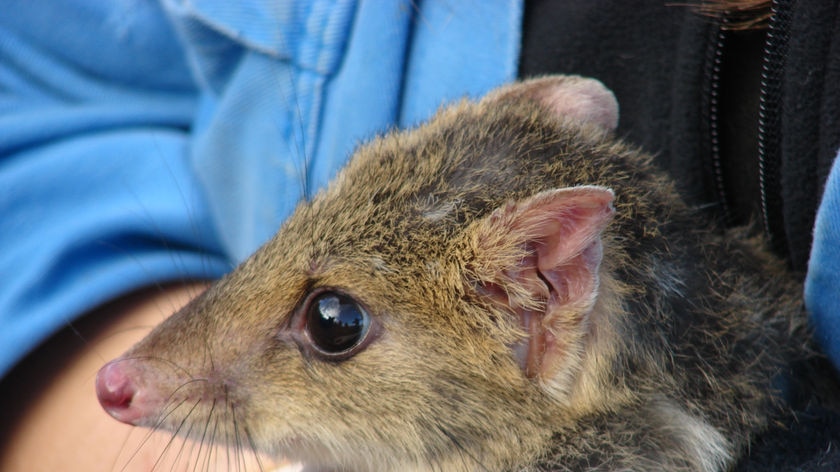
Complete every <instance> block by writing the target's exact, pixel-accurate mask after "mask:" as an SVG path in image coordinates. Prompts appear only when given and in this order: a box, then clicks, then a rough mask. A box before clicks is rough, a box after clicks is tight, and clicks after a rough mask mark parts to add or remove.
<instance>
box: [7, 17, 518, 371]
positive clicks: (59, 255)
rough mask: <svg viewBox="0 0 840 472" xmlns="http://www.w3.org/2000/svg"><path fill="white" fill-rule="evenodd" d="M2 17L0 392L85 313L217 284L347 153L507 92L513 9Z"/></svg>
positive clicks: (512, 64)
mask: <svg viewBox="0 0 840 472" xmlns="http://www.w3.org/2000/svg"><path fill="white" fill-rule="evenodd" d="M468 6H469V8H468ZM4 11H5V12H14V13H13V14H4V15H0V217H1V218H0V247H3V249H4V250H3V251H2V252H0V279H2V281H3V283H2V284H0V327H2V329H0V375H3V374H4V373H5V372H6V371H7V370H8V368H9V367H10V366H11V365H13V364H14V363H15V362H17V361H18V360H19V359H20V358H21V357H22V356H23V355H25V354H26V352H28V351H29V350H31V349H32V348H33V347H34V346H35V345H37V343H39V342H40V341H42V340H43V339H45V338H46V337H47V336H48V335H49V334H50V333H52V332H54V331H55V330H56V329H58V328H60V327H61V326H64V325H66V324H67V323H68V322H69V321H71V320H73V319H74V318H75V317H77V316H79V314H81V313H84V312H86V311H88V310H90V309H92V308H94V307H96V306H97V305H98V304H101V303H103V302H105V301H108V300H111V299H113V298H115V297H118V296H120V295H122V294H124V293H126V292H128V291H131V290H133V289H136V288H140V287H143V286H149V285H153V284H157V283H160V282H163V281H167V280H178V279H190V278H210V277H217V276H219V275H221V274H223V273H224V272H226V271H228V270H230V268H231V267H232V266H233V265H234V264H235V263H237V262H239V261H241V260H242V259H244V258H245V257H246V256H247V255H248V254H250V253H251V252H253V251H254V250H255V249H256V248H257V247H258V246H259V245H260V244H262V243H263V242H264V241H266V240H267V239H268V238H269V237H270V236H271V235H272V234H273V233H274V232H275V231H276V230H277V228H278V227H279V225H280V224H281V223H282V221H283V219H285V218H286V216H288V214H289V213H290V212H291V211H292V210H293V208H294V206H295V205H296V204H297V202H298V200H299V199H300V198H301V196H303V195H306V194H311V193H312V192H314V191H315V190H316V189H318V188H320V187H322V186H323V185H324V184H325V183H326V182H327V181H328V180H329V178H331V177H332V175H334V173H335V172H336V170H337V169H338V168H339V167H341V166H342V165H343V164H344V162H345V160H346V159H347V157H348V156H349V155H350V153H351V152H352V150H353V148H354V147H355V146H357V145H358V144H359V143H360V142H362V141H364V140H367V139H370V137H371V136H373V135H374V134H376V133H380V132H384V131H386V130H387V129H389V128H393V127H397V126H403V125H412V124H415V123H416V122H417V121H418V120H420V119H423V118H426V117H428V116H429V115H431V114H432V113H433V112H434V111H435V110H436V109H437V108H438V107H439V106H440V105H442V104H443V103H444V102H445V101H447V100H451V99H455V98H460V97H462V96H466V95H471V96H477V95H480V94H482V93H484V92H486V91H487V90H489V89H490V88H492V87H495V86H497V85H499V84H501V83H503V82H506V81H509V80H512V79H513V78H514V77H515V74H516V62H517V58H518V52H519V51H518V44H519V29H520V25H519V23H520V19H521V2H520V1H518V0H507V1H502V2H478V3H469V4H466V3H463V4H462V3H461V2H449V1H446V0H424V1H422V2H416V1H411V0H401V1H393V2H371V1H353V0H311V1H300V2H292V1H277V0H242V1H236V2H231V1H228V0H191V1H189V2H186V1H183V0H159V2H153V1H144V2H111V1H104V2H103V1H100V0H62V1H55V0H7V1H6V2H5V4H4Z"/></svg>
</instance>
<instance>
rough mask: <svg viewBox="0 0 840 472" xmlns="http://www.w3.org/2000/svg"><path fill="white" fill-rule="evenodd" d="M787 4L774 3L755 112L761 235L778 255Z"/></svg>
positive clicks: (781, 222) (781, 217)
mask: <svg viewBox="0 0 840 472" xmlns="http://www.w3.org/2000/svg"><path fill="white" fill-rule="evenodd" d="M790 3H791V2H790V1H789V0H774V1H773V3H772V7H771V12H772V16H771V18H770V24H769V27H768V30H767V39H766V41H765V44H764V60H763V64H762V69H761V90H760V98H759V112H758V169H759V189H760V191H761V217H762V222H763V224H764V232H765V234H766V235H767V237H768V239H769V241H770V244H771V245H772V246H773V248H774V249H776V250H777V251H779V250H783V249H784V247H785V246H786V239H787V238H786V237H785V227H784V213H783V207H782V192H781V191H782V183H781V171H782V152H781V151H782V143H781V140H782V136H781V124H782V123H781V112H782V100H781V98H782V76H783V72H784V62H785V57H786V55H787V44H788V35H789V25H790V16H791V13H790V10H791V8H790Z"/></svg>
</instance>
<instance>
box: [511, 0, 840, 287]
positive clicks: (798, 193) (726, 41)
mask: <svg viewBox="0 0 840 472" xmlns="http://www.w3.org/2000/svg"><path fill="white" fill-rule="evenodd" d="M685 3H691V2H668V1H665V0H646V1H632V2H623V1H609V0H586V1H563V0H532V1H528V2H526V7H525V18H524V28H523V49H522V55H521V61H520V75H521V76H523V77H525V76H532V75H541V74H547V73H574V74H581V75H587V76H592V77H595V78H597V79H600V80H601V81H602V82H604V83H605V84H606V85H607V86H608V87H609V88H611V89H612V90H613V91H614V92H615V94H616V96H617V98H618V101H619V104H620V106H621V113H620V116H621V118H620V124H619V130H618V131H619V134H620V135H622V136H623V137H625V138H626V139H627V140H629V141H630V142H633V143H636V144H638V145H641V146H642V147H643V148H644V149H645V150H647V151H648V152H651V153H653V154H655V156H656V157H657V159H658V162H659V163H660V164H661V165H662V166H663V167H664V168H666V169H667V170H669V171H670V172H671V173H672V174H673V175H674V177H676V178H677V180H678V182H679V183H680V187H681V189H682V191H683V192H684V195H685V197H686V198H687V200H688V201H689V202H690V203H692V204H695V205H697V206H698V207H703V208H711V209H713V211H717V212H718V214H720V215H721V218H723V219H724V221H725V222H726V223H728V224H743V223H748V222H750V221H756V222H759V223H761V225H762V226H763V227H764V228H765V229H766V231H767V232H768V234H769V235H770V238H771V241H772V243H773V246H774V248H775V249H776V250H777V251H778V252H779V253H780V254H781V255H783V256H785V257H787V258H788V259H789V260H790V263H791V266H792V267H793V268H794V269H795V270H797V271H800V272H804V270H805V268H806V265H807V260H808V254H809V250H810V242H811V230H812V226H813V222H814V215H815V212H816V208H817V205H818V204H819V200H820V196H821V195H822V189H823V184H824V182H825V179H826V177H827V175H828V171H829V169H830V167H831V163H832V161H833V159H834V157H835V156H836V154H837V150H838V148H840V2H836V1H830V0H819V1H818V0H812V1H801V2H799V3H796V4H794V3H795V2H792V1H790V0H785V1H777V2H774V8H775V9H776V11H775V14H774V15H773V19H772V20H771V24H770V27H769V29H761V30H752V31H746V32H743V31H729V30H727V29H725V28H721V24H722V21H721V19H716V18H711V17H705V16H702V15H700V14H698V13H697V12H695V11H694V10H692V9H690V8H688V7H686V6H677V5H681V4H682V5H684V4H685ZM695 3H699V2H695Z"/></svg>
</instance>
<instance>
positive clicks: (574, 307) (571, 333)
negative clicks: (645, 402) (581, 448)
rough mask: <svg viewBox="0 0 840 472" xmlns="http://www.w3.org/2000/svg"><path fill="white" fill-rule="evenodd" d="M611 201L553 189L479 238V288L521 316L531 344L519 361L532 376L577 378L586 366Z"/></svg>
mask: <svg viewBox="0 0 840 472" xmlns="http://www.w3.org/2000/svg"><path fill="white" fill-rule="evenodd" d="M612 201H613V192H612V191H611V190H609V189H607V188H603V187H596V186H581V187H570V188H564V189H557V190H549V191H545V192H542V193H539V194H537V195H535V196H532V197H530V198H527V199H525V200H523V201H519V202H511V203H508V204H506V205H504V206H502V207H501V208H498V209H496V210H495V211H494V212H493V213H492V214H491V215H489V216H488V217H486V218H484V219H483V220H481V221H480V222H479V223H478V225H477V227H476V228H475V231H474V232H473V233H472V239H471V241H472V245H473V251H474V254H475V256H474V257H475V277H476V278H477V279H478V290H479V292H480V293H482V294H484V295H485V296H487V297H489V298H490V299H491V300H492V302H493V303H497V304H501V305H502V306H503V308H504V309H505V310H506V311H509V312H512V313H513V314H514V315H515V316H516V317H517V318H518V321H519V323H520V324H521V327H522V329H523V331H524V332H525V334H526V338H525V339H523V340H522V341H521V342H520V343H518V344H517V345H515V346H512V349H513V355H514V357H515V358H516V360H517V361H518V362H519V365H520V367H521V368H522V370H523V372H524V373H525V375H526V376H528V377H530V378H536V379H538V380H544V381H552V379H554V378H555V377H556V376H558V375H560V374H564V373H565V375H572V371H573V370H574V366H575V365H576V364H577V363H578V361H579V357H580V354H581V352H582V351H583V348H584V343H585V335H586V331H587V324H588V321H589V315H590V313H591V312H592V310H593V307H594V305H595V302H596V299H597V297H598V287H599V275H598V271H599V268H600V265H601V259H602V255H603V245H602V233H603V231H604V228H605V227H606V225H607V224H608V222H609V221H610V219H611V218H612V215H613V213H614V210H613V207H612Z"/></svg>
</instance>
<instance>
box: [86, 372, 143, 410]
mask: <svg viewBox="0 0 840 472" xmlns="http://www.w3.org/2000/svg"><path fill="white" fill-rule="evenodd" d="M125 364H126V361H125V360H120V359H117V360H115V361H111V362H109V363H107V364H105V365H104V366H103V367H102V368H101V369H99V373H97V374H96V396H97V397H98V398H99V404H100V405H102V408H104V409H105V411H107V412H108V414H110V415H111V416H113V417H114V418H116V419H117V420H119V421H122V422H123V423H129V424H135V422H136V421H137V419H139V418H140V417H141V416H143V415H142V412H141V411H140V410H139V409H138V408H137V406H136V405H134V398H135V396H136V395H137V387H136V386H135V384H134V382H133V380H132V378H131V376H130V375H129V374H128V372H127V369H126V366H125Z"/></svg>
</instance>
